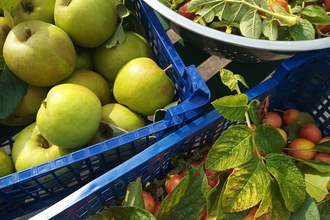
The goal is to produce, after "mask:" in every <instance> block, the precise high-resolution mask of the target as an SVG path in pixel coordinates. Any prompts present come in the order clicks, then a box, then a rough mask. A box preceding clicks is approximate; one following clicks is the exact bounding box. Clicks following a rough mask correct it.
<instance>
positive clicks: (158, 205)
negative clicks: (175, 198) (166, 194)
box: [152, 201, 162, 218]
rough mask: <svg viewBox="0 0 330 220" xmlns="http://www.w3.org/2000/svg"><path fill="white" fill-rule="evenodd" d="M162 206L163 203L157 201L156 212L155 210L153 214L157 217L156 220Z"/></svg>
mask: <svg viewBox="0 0 330 220" xmlns="http://www.w3.org/2000/svg"><path fill="white" fill-rule="evenodd" d="M161 204H162V201H157V202H156V205H155V210H154V212H153V213H152V214H153V215H154V216H155V218H157V215H158V210H159V207H160V205H161Z"/></svg>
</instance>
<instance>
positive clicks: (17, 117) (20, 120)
mask: <svg viewBox="0 0 330 220" xmlns="http://www.w3.org/2000/svg"><path fill="white" fill-rule="evenodd" d="M49 89H50V88H49V87H38V86H31V85H28V88H27V91H26V94H25V95H24V97H23V100H22V101H21V102H20V103H19V104H18V105H17V106H16V108H15V109H14V112H13V113H12V114H11V115H9V116H8V117H6V118H4V119H1V120H0V124H3V125H7V126H23V125H28V124H31V123H32V122H35V121H36V116H37V112H38V110H39V107H40V104H41V102H42V101H43V100H44V99H45V98H46V96H47V93H48V91H49Z"/></svg>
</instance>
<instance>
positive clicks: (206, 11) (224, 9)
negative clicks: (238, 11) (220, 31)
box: [196, 1, 230, 23]
mask: <svg viewBox="0 0 330 220" xmlns="http://www.w3.org/2000/svg"><path fill="white" fill-rule="evenodd" d="M196 14H198V15H200V16H202V17H203V18H204V19H205V21H206V22H207V23H209V22H212V21H213V20H214V17H215V16H216V17H218V18H219V20H222V19H226V20H227V18H228V17H229V16H230V5H229V3H227V2H225V1H222V2H218V3H216V4H214V5H207V6H206V7H203V8H202V9H200V10H198V11H196Z"/></svg>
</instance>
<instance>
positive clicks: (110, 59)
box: [92, 31, 153, 82]
mask: <svg viewBox="0 0 330 220" xmlns="http://www.w3.org/2000/svg"><path fill="white" fill-rule="evenodd" d="M132 48H134V49H132ZM137 57H149V58H153V54H152V51H151V48H150V45H149V44H148V42H147V40H146V39H145V38H144V37H143V36H141V35H139V34H137V33H135V32H133V31H125V41H124V43H122V44H117V45H116V46H114V47H111V48H106V47H105V46H104V45H102V46H100V47H98V48H96V49H95V51H94V52H93V55H92V58H93V65H94V68H95V70H96V72H98V73H99V74H101V75H102V76H103V77H104V78H105V79H106V80H107V81H109V82H114V81H115V78H116V75H117V73H118V72H119V70H120V68H121V67H123V66H124V65H125V64H126V63H127V62H128V61H130V60H132V59H134V58H137Z"/></svg>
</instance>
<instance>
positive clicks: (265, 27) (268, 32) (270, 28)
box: [262, 17, 278, 40]
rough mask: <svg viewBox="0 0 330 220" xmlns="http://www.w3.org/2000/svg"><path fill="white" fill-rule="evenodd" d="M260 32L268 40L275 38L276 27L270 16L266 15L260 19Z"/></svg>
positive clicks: (276, 34) (276, 33)
mask: <svg viewBox="0 0 330 220" xmlns="http://www.w3.org/2000/svg"><path fill="white" fill-rule="evenodd" d="M262 33H263V34H264V35H265V37H267V38H268V39H269V40H277V36H278V28H277V25H276V21H274V20H273V19H272V17H267V18H266V19H264V20H263V21H262Z"/></svg>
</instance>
